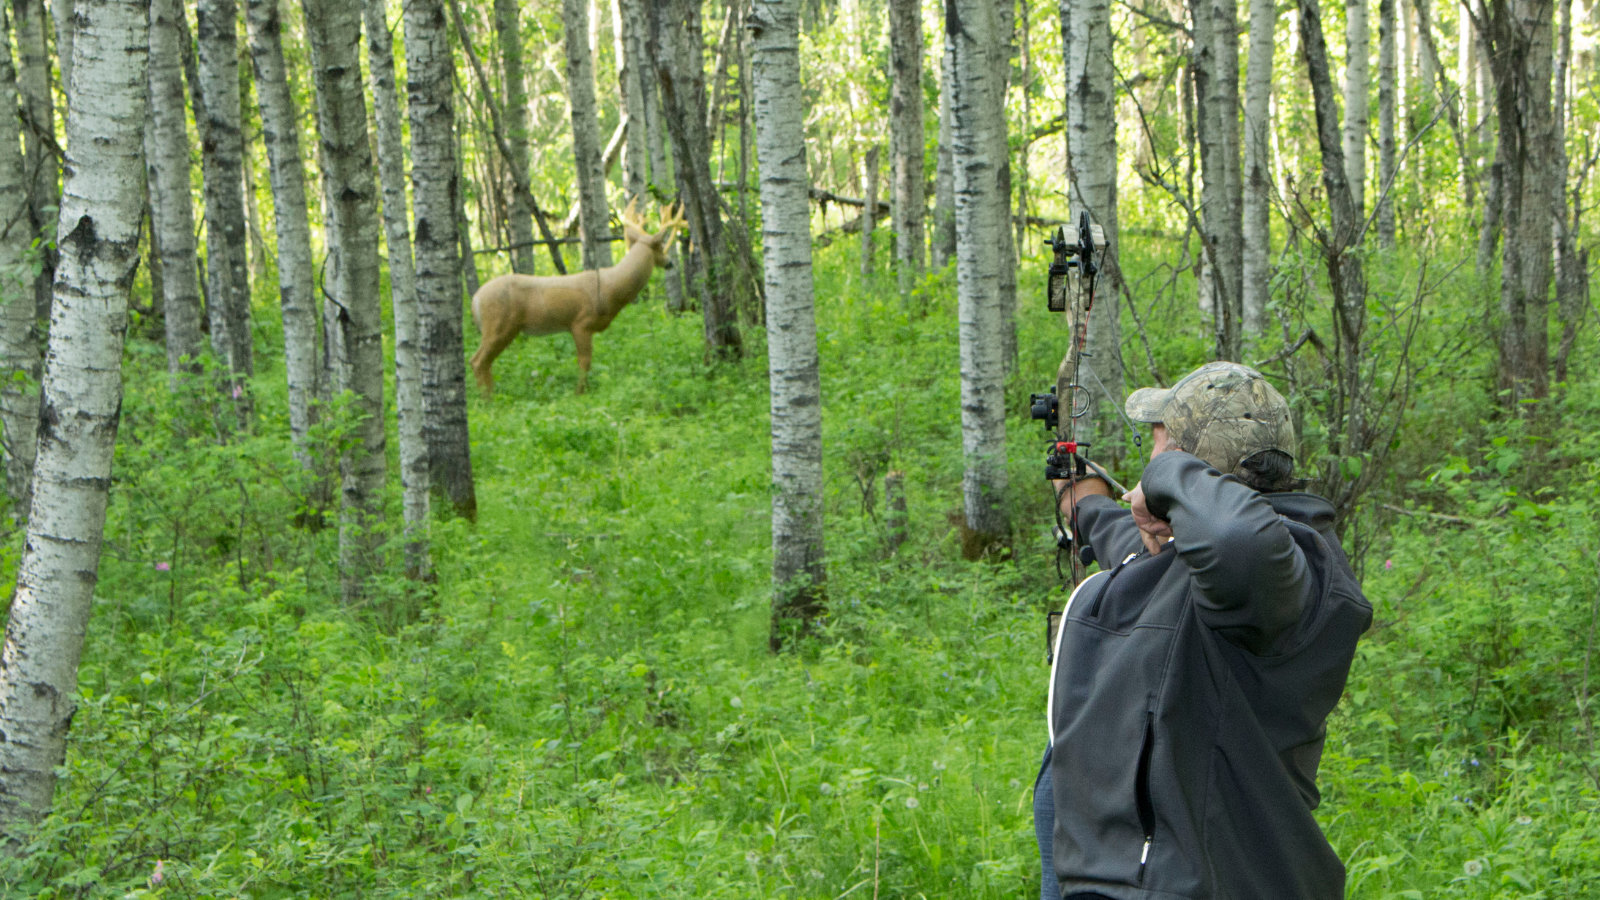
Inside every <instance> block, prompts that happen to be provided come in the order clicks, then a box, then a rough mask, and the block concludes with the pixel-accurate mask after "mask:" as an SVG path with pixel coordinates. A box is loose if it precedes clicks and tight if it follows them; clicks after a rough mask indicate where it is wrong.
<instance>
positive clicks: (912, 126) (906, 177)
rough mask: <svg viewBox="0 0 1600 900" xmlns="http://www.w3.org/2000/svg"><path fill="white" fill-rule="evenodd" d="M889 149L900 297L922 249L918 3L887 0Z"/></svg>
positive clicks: (906, 292)
mask: <svg viewBox="0 0 1600 900" xmlns="http://www.w3.org/2000/svg"><path fill="white" fill-rule="evenodd" d="M889 68H890V71H891V72H892V73H893V84H892V86H891V89H890V95H889V155H890V157H891V161H890V165H891V166H892V167H893V168H892V174H891V176H890V178H891V180H892V181H893V185H892V186H891V188H890V190H892V191H893V192H894V203H893V215H894V248H895V250H894V258H895V272H896V276H897V278H898V282H899V288H900V297H901V299H902V300H909V299H910V297H911V288H912V286H913V285H914V284H916V282H917V280H918V279H919V278H920V277H921V275H922V267H923V260H924V259H925V254H924V250H923V245H924V244H925V242H926V238H925V237H924V235H923V225H922V221H923V213H924V211H925V210H926V209H927V202H926V200H925V198H924V194H923V190H924V189H923V178H924V176H923V170H922V142H923V137H922V4H921V2H920V0H890V2H889Z"/></svg>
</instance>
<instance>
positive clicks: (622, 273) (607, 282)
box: [600, 241, 656, 315]
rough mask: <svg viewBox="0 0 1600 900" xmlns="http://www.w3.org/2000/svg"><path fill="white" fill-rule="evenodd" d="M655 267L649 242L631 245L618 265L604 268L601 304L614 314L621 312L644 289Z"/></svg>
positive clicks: (601, 282)
mask: <svg viewBox="0 0 1600 900" xmlns="http://www.w3.org/2000/svg"><path fill="white" fill-rule="evenodd" d="M655 267H656V261H655V257H654V255H653V254H651V252H650V245H649V244H646V243H645V242H643V241H639V242H637V243H635V244H634V245H633V246H632V247H629V248H628V252H627V253H625V254H623V256H622V259H621V260H620V261H619V262H618V263H617V264H616V265H614V266H611V267H610V268H607V269H605V270H604V272H605V277H604V278H602V279H601V281H600V284H601V287H600V306H601V307H602V308H603V309H604V310H605V311H606V312H607V313H610V314H612V315H615V314H617V313H619V312H621V311H622V308H623V307H624V306H627V305H628V304H629V303H632V302H633V298H635V297H637V296H639V292H640V291H642V290H644V286H645V283H646V282H648V281H649V280H650V272H651V270H652V269H654V268H655Z"/></svg>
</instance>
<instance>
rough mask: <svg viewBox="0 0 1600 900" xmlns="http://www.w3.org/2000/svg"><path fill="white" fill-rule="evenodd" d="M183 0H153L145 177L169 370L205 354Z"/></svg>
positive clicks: (191, 366)
mask: <svg viewBox="0 0 1600 900" xmlns="http://www.w3.org/2000/svg"><path fill="white" fill-rule="evenodd" d="M182 17H183V6H182V5H181V3H180V2H179V0H151V3H150V66H149V89H150V94H149V107H150V115H149V121H148V123H147V125H146V128H145V148H146V153H145V179H146V181H147V183H148V184H149V189H150V224H151V232H152V234H154V235H155V247H153V248H152V252H153V253H154V254H156V255H158V256H159V257H160V259H161V274H162V278H161V288H162V298H161V301H162V318H163V320H164V322H165V323H166V339H167V371H168V372H170V373H172V374H174V375H176V374H178V373H179V372H181V371H185V370H186V369H187V370H190V371H194V370H197V367H198V363H199V359H200V347H201V337H200V280H199V269H198V267H197V266H196V264H195V240H194V200H193V198H192V197H191V193H190V187H189V127H188V117H187V114H186V110H185V108H184V101H183V73H182V68H181V67H182V59H183V55H182V51H181V49H180V47H179V42H180V40H186V38H183V37H181V36H182V35H184V34H186V33H187V30H188V29H187V28H184V29H181V30H180V28H179V20H180V19H181V18H182Z"/></svg>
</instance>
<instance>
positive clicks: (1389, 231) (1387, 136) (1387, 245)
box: [1377, 0, 1432, 250]
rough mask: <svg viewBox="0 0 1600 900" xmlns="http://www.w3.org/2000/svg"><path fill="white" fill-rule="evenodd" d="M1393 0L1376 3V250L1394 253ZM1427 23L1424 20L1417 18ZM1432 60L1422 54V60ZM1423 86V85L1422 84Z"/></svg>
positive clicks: (1380, 0) (1394, 108) (1394, 1)
mask: <svg viewBox="0 0 1600 900" xmlns="http://www.w3.org/2000/svg"><path fill="white" fill-rule="evenodd" d="M1396 2H1397V0H1378V192H1379V195H1378V200H1377V203H1378V217H1377V218H1378V221H1377V226H1378V246H1380V247H1382V248H1384V249H1385V250H1392V249H1394V195H1393V186H1394V180H1395V174H1396V173H1395V161H1396V153H1395V140H1396V137H1395V124H1396V123H1395V116H1396V111H1397V110H1396V97H1395V75H1396V72H1395V68H1396V65H1395V29H1396V28H1397V27H1398V22H1397V21H1396V20H1397V19H1398V16H1397V15H1396V11H1395V3H1396ZM1419 18H1421V21H1423V22H1427V21H1428V20H1427V18H1426V17H1419ZM1431 58H1432V57H1431V56H1430V55H1429V54H1427V53H1424V54H1423V59H1431ZM1424 83H1426V82H1424Z"/></svg>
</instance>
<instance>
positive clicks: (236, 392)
mask: <svg viewBox="0 0 1600 900" xmlns="http://www.w3.org/2000/svg"><path fill="white" fill-rule="evenodd" d="M243 396H244V389H243V388H241V387H239V386H238V385H237V384H236V385H234V386H233V399H235V400H237V399H239V398H240V397H243Z"/></svg>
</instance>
